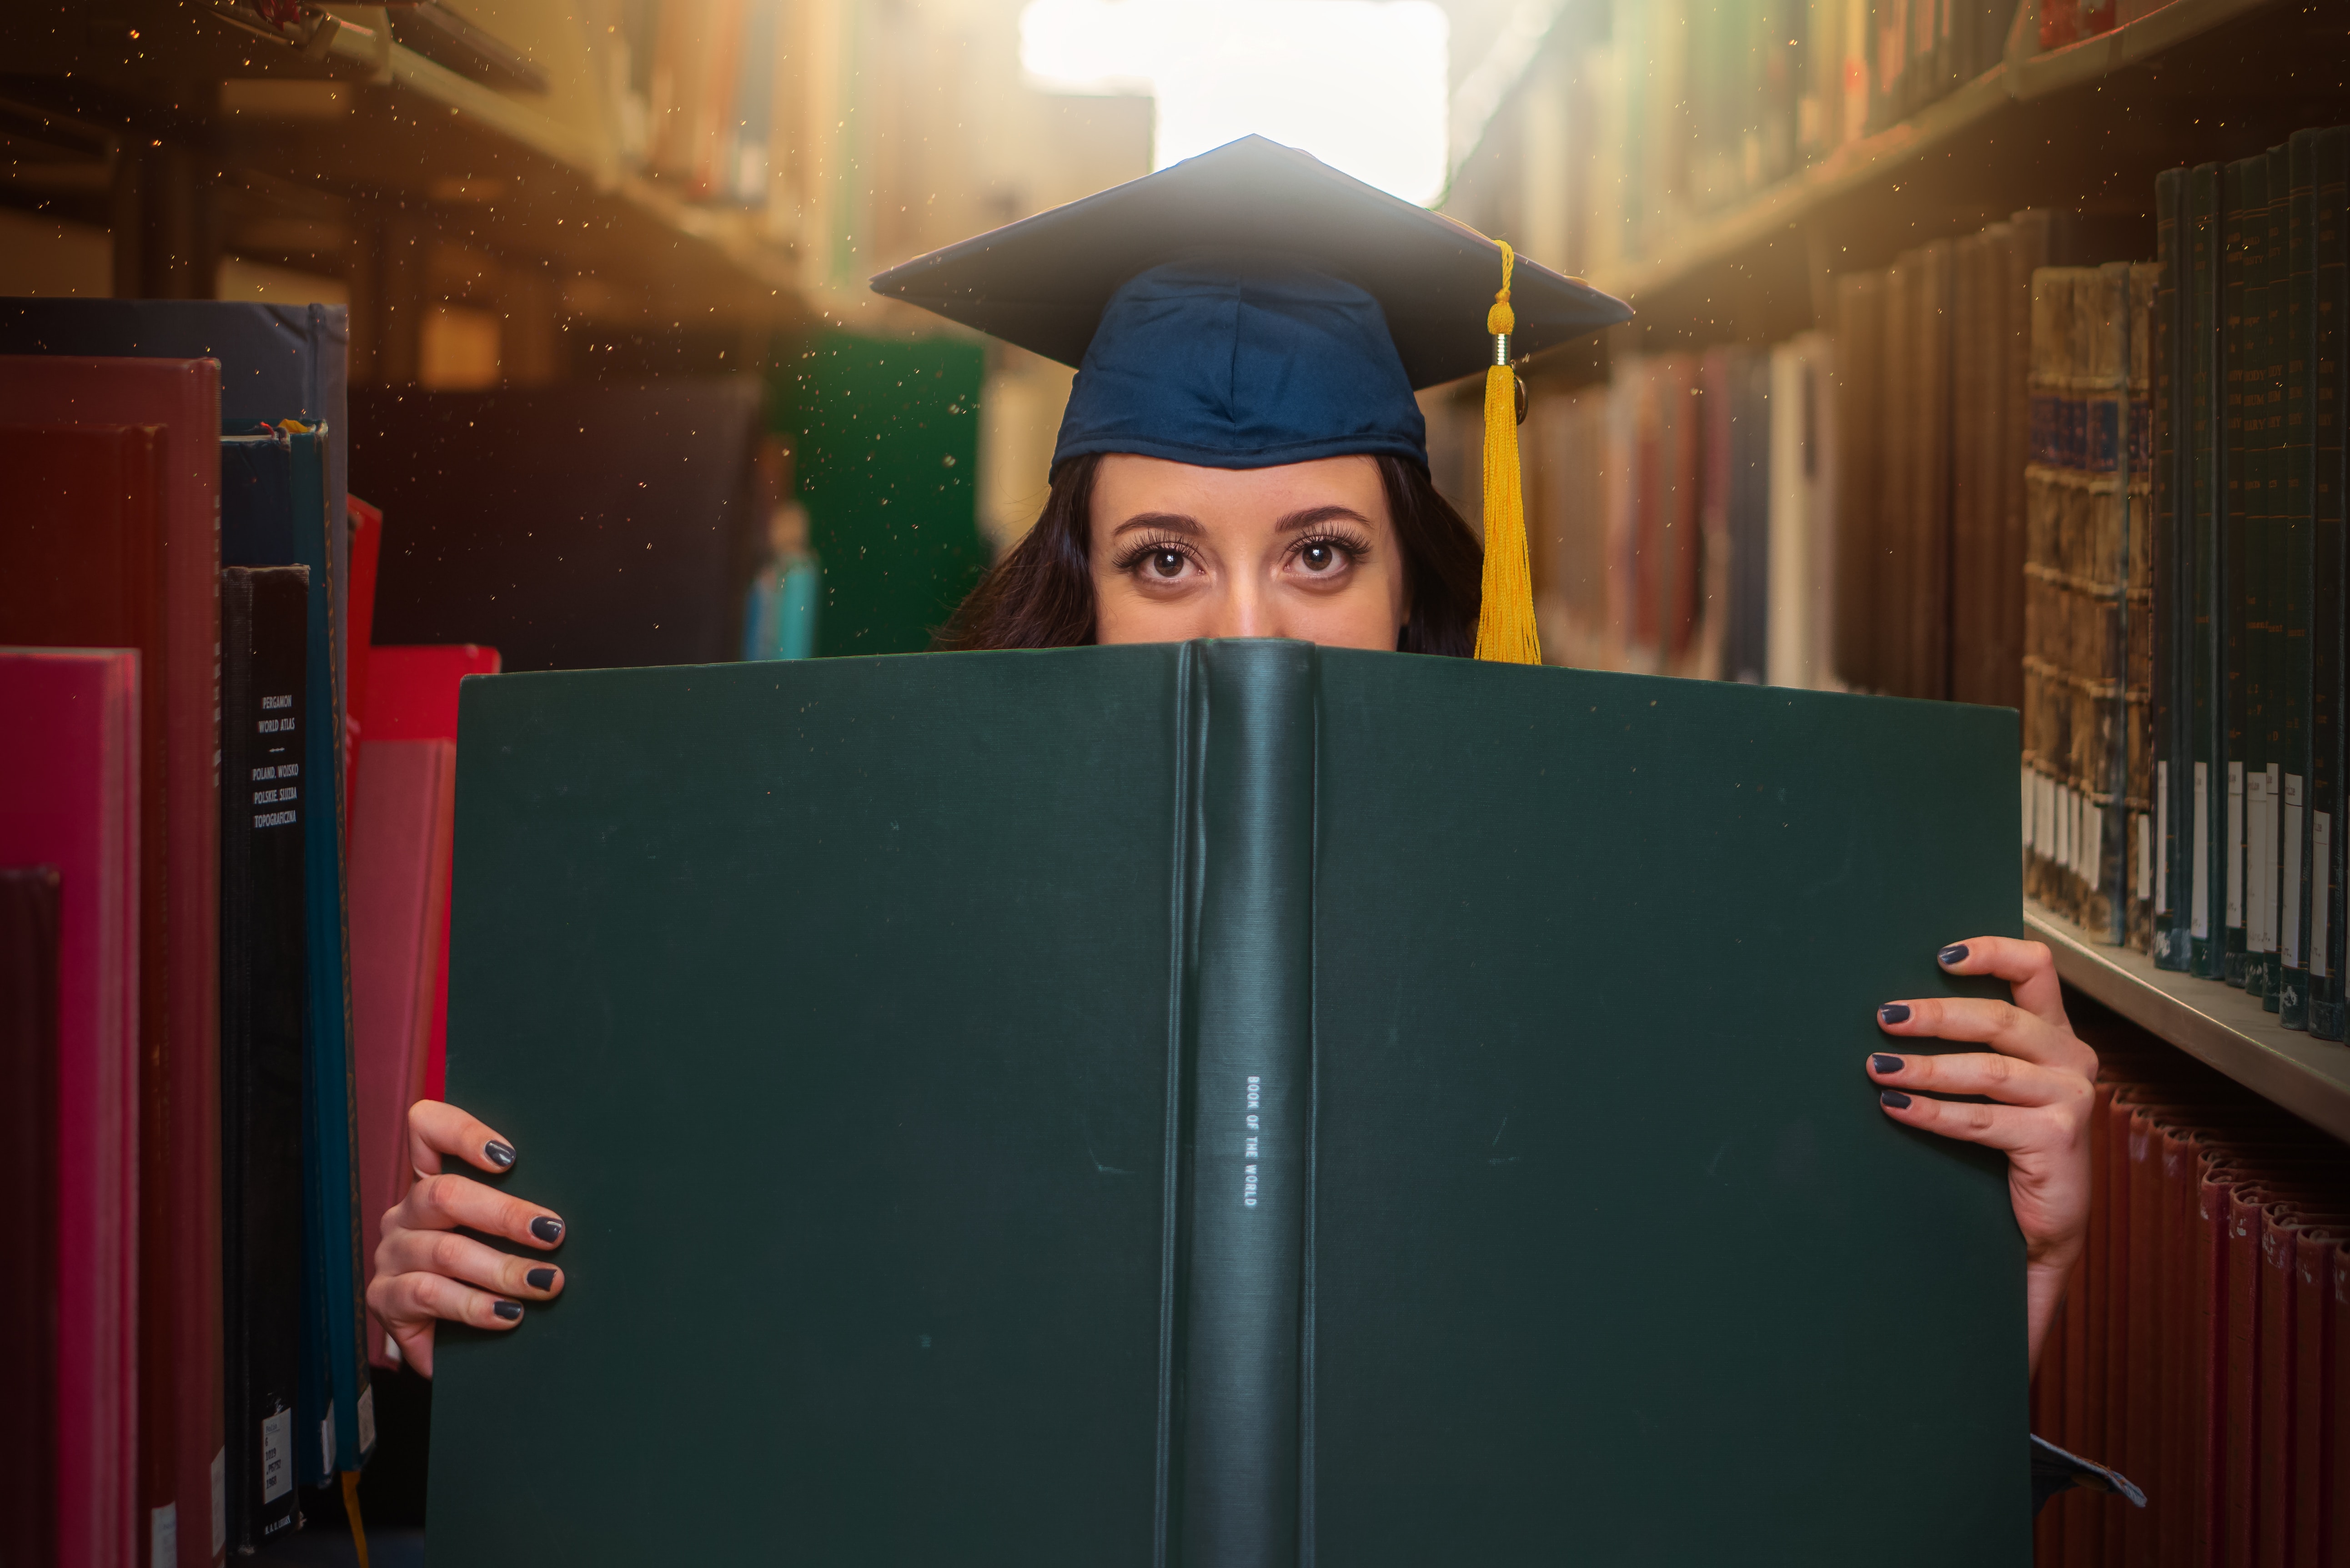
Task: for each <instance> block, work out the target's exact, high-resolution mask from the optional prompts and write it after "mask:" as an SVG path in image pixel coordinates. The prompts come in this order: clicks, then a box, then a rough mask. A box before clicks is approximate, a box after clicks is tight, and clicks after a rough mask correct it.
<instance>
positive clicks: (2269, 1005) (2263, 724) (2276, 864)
mask: <svg viewBox="0 0 2350 1568" xmlns="http://www.w3.org/2000/svg"><path fill="white" fill-rule="evenodd" d="M2262 161H2263V162H2264V163H2265V164H2266V166H2267V171H2268V179H2267V196H2268V201H2267V204H2266V206H2265V208H2264V209H2263V217H2264V219H2265V222H2264V223H2263V224H2262V241H2261V253H2260V272H2259V274H2258V276H2259V278H2260V282H2261V298H2260V320H2259V324H2258V327H2257V331H2258V337H2256V338H2255V339H2254V341H2255V343H2256V344H2257V346H2258V348H2259V354H2260V358H2259V361H2258V364H2257V370H2258V375H2257V378H2256V383H2255V386H2254V388H2253V389H2251V394H2250V395H2253V396H2257V398H2258V399H2259V402H2258V405H2257V410H2256V413H2257V418H2258V421H2259V427H2258V431H2257V441H2258V446H2257V458H2256V462H2257V463H2258V467H2257V468H2256V469H2255V470H2254V474H2255V475H2256V476H2257V477H2258V479H2259V482H2260V491H2259V493H2258V494H2257V495H2255V496H2254V497H2253V498H2252V503H2251V504H2252V507H2253V519H2254V523H2253V525H2254V528H2255V530H2256V536H2257V538H2258V540H2259V545H2260V565H2259V567H2258V572H2259V584H2260V588H2259V593H2260V605H2259V609H2260V622H2259V630H2258V632H2257V633H2256V634H2255V640H2254V643H2253V649H2252V670H2253V678H2254V680H2255V681H2256V682H2257V687H2256V690H2255V692H2254V695H2253V710H2252V718H2253V725H2254V731H2253V738H2252V741H2251V748H2252V749H2253V750H2254V751H2257V753H2258V761H2259V763H2260V769H2261V790H2260V806H2261V810H2260V814H2259V816H2258V818H2257V820H2253V819H2252V818H2251V814H2250V813H2249V812H2247V825H2248V826H2250V827H2251V829H2252V832H2253V836H2252V837H2251V841H2250V843H2249V845H2248V847H2247V853H2248V854H2249V855H2251V857H2252V858H2253V865H2252V871H2256V872H2257V873H2258V879H2257V888H2258V891H2259V905H2258V909H2257V911H2256V913H2257V915H2258V917H2259V920H2260V947H2259V960H2258V961H2259V986H2260V997H2261V1005H2262V1007H2263V1008H2264V1009H2266V1010H2267V1011H2268V1012H2275V1011H2277V1008H2278V1007H2279V1005H2280V1003H2281V992H2282V987H2283V968H2282V954H2281V952H2280V951H2279V942H2280V939H2281V937H2282V920H2281V919H2280V915H2281V913H2282V909H2281V902H2282V886H2283V885H2282V877H2281V876H2280V875H2279V873H2280V870H2281V868H2282V860H2283V854H2282V825H2283V818H2284V767H2283V761H2284V755H2283V751H2284V712H2285V659H2284V567H2285V550H2284V516H2283V502H2284V489H2283V483H2282V476H2283V471H2284V452H2283V436H2284V429H2283V425H2284V417H2283V416H2284V406H2283V405H2284V391H2283V385H2284V363H2283V359H2284V355H2283V349H2284V305H2285V299H2286V296H2287V295H2288V293H2289V292H2290V288H2291V275H2290V268H2291V265H2292V262H2291V258H2290V256H2289V255H2288V254H2286V249H2285V231H2286V226H2287V223H2286V220H2287V217H2288V215H2289V214H2290V213H2291V212H2292V192H2291V186H2292V177H2291V172H2290V171H2289V169H2288V167H2287V165H2286V161H2285V151H2284V149H2283V148H2282V147H2277V148H2272V149H2271V150H2270V151H2269V152H2268V154H2267V155H2266V156H2265V158H2264V159H2263V160H2262ZM2252 761H2253V759H2252V757H2251V755H2250V754H2249V753H2248V755H2247V757H2246V762H2245V765H2246V767H2247V769H2248V770H2249V768H2250V767H2251V763H2252ZM2247 879H2248V885H2251V871H2248V872H2247ZM2251 989H2252V986H2251V981H2250V980H2249V979H2248V981H2247V982H2246V985H2245V990H2246V991H2247V992H2250V991H2251Z"/></svg>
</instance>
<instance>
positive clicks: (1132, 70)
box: [1020, 0, 1449, 202]
mask: <svg viewBox="0 0 2350 1568" xmlns="http://www.w3.org/2000/svg"><path fill="white" fill-rule="evenodd" d="M1448 36H1449V29H1448V25H1447V22H1446V18H1445V15H1444V13H1443V12H1442V11H1441V10H1440V9H1439V8H1438V7H1437V6H1435V5H1431V4H1430V3H1429V0H1032V3H1031V4H1030V5H1029V6H1028V7H1027V9H1026V10H1024V11H1023V12H1022V13H1021V15H1020V63H1021V66H1022V67H1023V68H1024V70H1025V72H1026V74H1027V77H1028V79H1029V82H1030V84H1031V85H1032V86H1035V87H1039V88H1045V90H1047V91H1051V92H1066V93H1143V94H1148V95H1149V96H1150V97H1152V98H1154V99H1157V100H1158V133H1157V140H1156V145H1155V146H1154V148H1153V151H1152V161H1153V163H1154V165H1155V166H1156V167H1158V168H1160V169H1164V168H1165V167H1167V165H1169V164H1170V163H1175V162H1179V161H1181V160H1183V159H1186V158H1189V157H1191V156H1192V155H1193V154H1195V153H1200V152H1205V151H1208V150H1209V149H1210V148H1211V147H1221V146H1222V145H1223V144H1224V143H1225V142H1227V141H1230V140H1233V139H1234V138H1235V137H1241V136H1246V135H1248V134H1249V133H1250V132H1252V131H1253V132H1255V133H1256V134H1258V135H1260V136H1263V137H1268V138H1270V139H1271V140H1274V141H1278V142H1282V143H1284V144H1285V145H1287V146H1291V147H1295V148H1301V149H1303V150H1304V151H1307V152H1311V153H1312V154H1314V156H1315V157H1316V158H1319V159H1321V160H1322V161H1324V162H1325V163H1327V164H1329V165H1331V166H1332V167H1333V168H1336V169H1340V170H1343V171H1346V172H1347V173H1349V174H1352V175H1353V176H1354V177H1355V178H1356V179H1357V180H1360V181H1363V182H1365V183H1367V184H1371V185H1376V186H1378V187H1379V189H1381V190H1383V191H1387V192H1392V193H1393V194H1395V195H1398V196H1401V197H1403V198H1404V199H1405V200H1406V201H1410V202H1430V201H1433V200H1434V199H1435V198H1436V197H1437V196H1438V195H1439V194H1440V192H1442V191H1443V189H1444V181H1445V174H1446V169H1445V153H1446V146H1445V132H1446V118H1445V46H1446V41H1447V38H1448Z"/></svg>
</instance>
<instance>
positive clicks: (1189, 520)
mask: <svg viewBox="0 0 2350 1568" xmlns="http://www.w3.org/2000/svg"><path fill="white" fill-rule="evenodd" d="M1137 528H1152V529H1157V530H1159V531H1160V532H1163V533H1168V534H1194V535H1196V534H1204V533H1206V532H1207V530H1206V529H1204V528H1202V527H1201V526H1200V520H1199V519H1198V518H1196V517H1187V516H1185V515H1184V514H1182V513H1180V512H1138V513H1136V514H1134V515H1133V516H1131V517H1129V518H1128V519H1127V520H1126V521H1125V522H1123V523H1121V524H1118V526H1117V527H1116V528H1114V529H1112V530H1111V531H1110V537H1111V538H1113V539H1115V538H1117V537H1118V535H1120V534H1131V533H1133V532H1134V531H1135V530H1136V529H1137Z"/></svg>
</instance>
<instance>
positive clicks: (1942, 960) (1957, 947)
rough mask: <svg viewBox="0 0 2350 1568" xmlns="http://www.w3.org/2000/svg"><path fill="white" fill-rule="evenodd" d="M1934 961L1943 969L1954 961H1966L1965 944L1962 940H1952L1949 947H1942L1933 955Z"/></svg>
mask: <svg viewBox="0 0 2350 1568" xmlns="http://www.w3.org/2000/svg"><path fill="white" fill-rule="evenodd" d="M1934 961H1935V962H1936V963H1939V964H1940V965H1941V966H1942V967H1943V968H1945V969H1948V968H1949V967H1950V965H1952V964H1955V963H1964V962H1966V961H1967V944H1966V943H1964V942H1952V943H1951V944H1950V946H1949V947H1946V948H1944V949H1943V950H1941V951H1940V952H1938V953H1936V954H1935V955H1934Z"/></svg>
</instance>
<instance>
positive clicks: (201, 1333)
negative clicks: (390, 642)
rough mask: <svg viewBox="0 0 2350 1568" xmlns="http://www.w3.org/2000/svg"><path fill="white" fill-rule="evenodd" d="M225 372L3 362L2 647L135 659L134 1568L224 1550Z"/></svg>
mask: <svg viewBox="0 0 2350 1568" xmlns="http://www.w3.org/2000/svg"><path fill="white" fill-rule="evenodd" d="M219 388H220V382H219V368H218V367H217V366H215V365H214V364H213V363H212V362H211V361H209V360H204V359H192V360H169V359H166V360H156V359H70V358H7V357H0V421H5V426H0V473H5V474H6V475H7V476H8V484H9V502H10V511H9V514H8V524H7V526H6V527H5V528H0V643H17V644H25V645H29V646H39V647H48V648H91V647H100V648H129V649H137V650H138V652H139V656H140V720H139V722H140V733H139V755H140V781H139V809H140V821H139V846H140V847H139V853H140V867H139V886H140V917H139V920H140V925H139V931H140V936H139V950H140V997H139V1017H140V1025H139V1027H140V1039H139V1061H140V1073H139V1137H140V1158H139V1165H140V1199H139V1235H140V1254H139V1314H138V1323H139V1344H138V1347H137V1349H138V1366H139V1379H138V1388H139V1409H138V1412H137V1416H138V1420H137V1429H138V1432H139V1452H140V1459H139V1472H138V1479H137V1483H136V1486H137V1491H138V1494H139V1500H140V1501H139V1503H138V1510H139V1518H138V1521H137V1526H136V1535H137V1542H136V1544H137V1546H138V1557H137V1561H138V1564H139V1568H167V1565H168V1564H171V1563H174V1562H176V1563H178V1564H179V1568H206V1565H207V1564H210V1563H215V1562H217V1561H218V1560H219V1557H220V1555H221V1552H223V1551H224V1550H225V1546H226V1536H225V1533H224V1530H223V1529H221V1528H218V1527H220V1526H221V1525H222V1524H223V1521H222V1520H221V1518H220V1514H219V1511H218V1510H217V1509H215V1508H214V1507H213V1499H214V1497H215V1495H216V1491H217V1486H218V1484H219V1483H221V1482H222V1481H224V1472H223V1469H222V1465H223V1463H224V1458H223V1455H222V1450H221V1392H222V1387H221V1361H220V1355H221V1336H220V1056H219V1042H220V1000H219V981H220V958H219V953H218V950H217V944H216V933H217V929H218V922H219V917H220V907H219V890H218V883H217V877H218V869H219V842H220V794H219V779H218V758H217V756H216V755H215V751H216V748H217V745H218V741H219V730H218V713H217V703H218V701H219V684H218V674H217V671H218V664H217V660H218V659H219V644H220V582H219V570H220V545H219V512H218V505H219V477H220V465H219V458H218V455H217V454H218V452H219V446H218V441H219V437H218V431H219V428H220V390H219Z"/></svg>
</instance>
